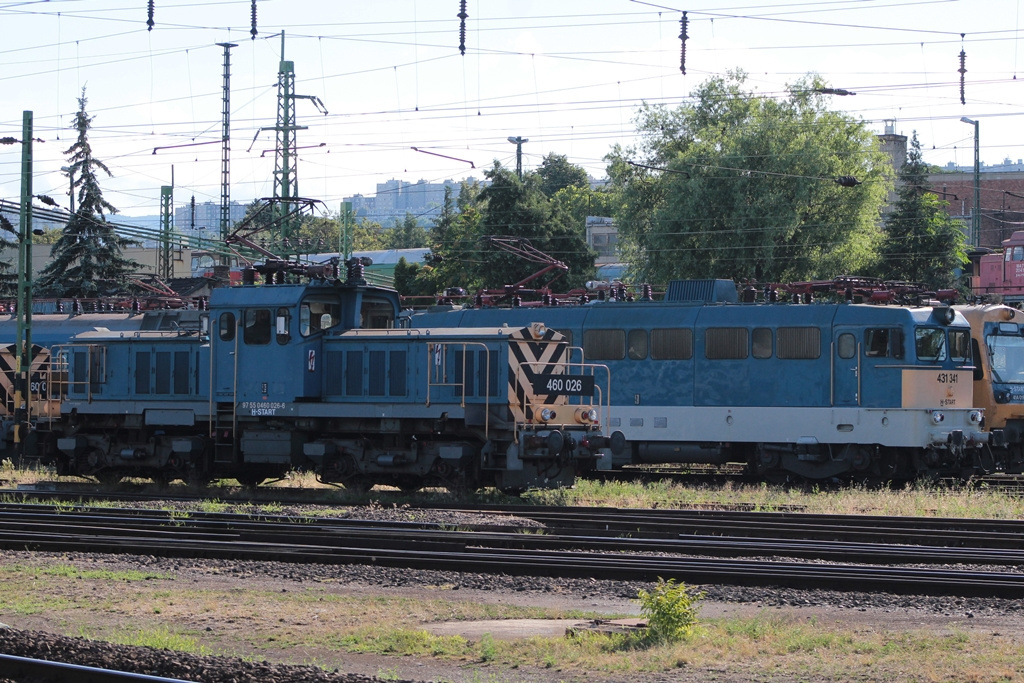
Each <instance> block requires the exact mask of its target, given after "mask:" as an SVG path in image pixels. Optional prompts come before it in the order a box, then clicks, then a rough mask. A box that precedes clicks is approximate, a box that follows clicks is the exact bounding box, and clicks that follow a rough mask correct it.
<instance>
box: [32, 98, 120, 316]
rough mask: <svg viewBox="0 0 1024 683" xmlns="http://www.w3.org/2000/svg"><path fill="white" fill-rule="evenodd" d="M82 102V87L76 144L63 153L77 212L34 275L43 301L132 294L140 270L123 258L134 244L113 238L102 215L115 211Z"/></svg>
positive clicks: (76, 125)
mask: <svg viewBox="0 0 1024 683" xmlns="http://www.w3.org/2000/svg"><path fill="white" fill-rule="evenodd" d="M86 102H87V100H86V97H85V88H83V89H82V96H81V97H80V98H78V112H77V113H76V114H75V121H74V124H73V125H72V126H71V127H72V128H73V129H74V130H77V131H78V139H77V140H76V141H75V143H74V144H73V145H71V147H69V148H68V149H67V151H65V154H67V155H69V156H68V161H69V163H68V167H69V170H68V175H69V177H70V178H72V188H73V189H75V190H77V192H78V208H77V209H76V211H75V213H74V214H73V215H72V216H71V218H70V219H69V220H68V224H67V225H66V226H65V227H64V230H63V232H62V234H61V236H60V239H58V240H57V241H56V242H55V243H54V245H53V247H52V248H51V249H50V256H51V257H52V259H53V260H52V262H51V263H50V265H48V266H47V267H46V268H44V269H43V270H42V272H40V274H39V279H38V282H37V288H38V293H39V294H42V295H45V296H55V297H80V298H93V297H97V296H105V295H112V294H118V293H124V292H126V291H131V290H132V289H133V287H132V285H131V284H130V280H129V278H130V276H131V274H132V273H133V272H134V271H136V270H138V268H139V263H137V262H136V261H133V260H131V259H128V258H125V257H124V256H123V255H122V250H123V249H124V248H125V247H128V246H131V245H133V244H137V242H133V241H132V240H129V239H126V238H124V237H121V236H120V235H118V234H117V232H115V231H114V228H113V227H112V226H111V225H110V224H109V223H108V222H107V219H106V215H105V214H106V213H111V214H113V213H116V212H117V209H115V208H114V207H113V206H112V205H111V204H110V202H108V201H107V200H105V199H104V198H103V193H102V192H101V191H100V185H99V179H98V172H99V171H103V172H104V173H106V174H107V175H108V176H112V174H111V173H110V170H109V169H107V167H106V165H105V164H104V163H103V162H102V161H100V160H99V159H97V158H96V157H94V156H93V153H92V146H91V145H90V144H89V128H90V127H91V124H92V118H91V117H90V116H89V115H88V114H87V113H86V111H85V105H86Z"/></svg>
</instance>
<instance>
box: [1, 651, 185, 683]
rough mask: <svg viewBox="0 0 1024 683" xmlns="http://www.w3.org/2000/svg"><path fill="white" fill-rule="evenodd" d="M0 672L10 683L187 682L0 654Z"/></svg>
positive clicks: (178, 679)
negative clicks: (14, 682) (28, 682)
mask: <svg viewBox="0 0 1024 683" xmlns="http://www.w3.org/2000/svg"><path fill="white" fill-rule="evenodd" d="M0 673H2V674H3V676H4V677H5V678H9V679H12V680H18V679H22V678H24V679H32V680H39V681H75V683H189V682H188V681H186V680H184V679H181V678H164V677H162V676H151V675H148V674H137V673H130V672H128V671H115V670H113V669H100V668H97V667H93V666H82V665H80V664H66V663H64V662H53V661H50V660H47V659H32V658H30V657H17V656H15V655H5V654H0Z"/></svg>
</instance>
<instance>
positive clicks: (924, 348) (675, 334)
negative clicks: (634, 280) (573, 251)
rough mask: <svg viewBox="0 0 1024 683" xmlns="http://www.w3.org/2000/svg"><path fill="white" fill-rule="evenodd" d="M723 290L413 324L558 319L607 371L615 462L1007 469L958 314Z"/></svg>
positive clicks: (798, 470)
mask: <svg viewBox="0 0 1024 683" xmlns="http://www.w3.org/2000/svg"><path fill="white" fill-rule="evenodd" d="M724 284H726V285H727V287H726V288H725V290H728V292H729V294H730V296H729V297H727V299H726V301H727V302H725V303H723V302H721V301H720V300H718V301H716V300H715V298H716V297H715V296H713V295H711V293H712V292H713V291H716V290H717V291H722V282H721V281H719V282H717V283H711V282H706V281H704V282H689V283H683V282H679V283H674V284H673V287H671V288H670V290H669V297H668V298H667V300H665V301H658V302H655V301H650V300H647V301H637V302H626V301H595V302H592V303H589V304H587V305H578V306H576V305H568V306H566V305H559V306H540V307H518V308H516V307H513V308H459V307H455V306H436V307H434V308H433V309H432V310H430V311H428V312H424V313H418V314H414V315H411V316H410V317H409V321H410V322H409V324H410V325H411V326H412V327H414V328H415V327H421V326H423V327H458V326H477V325H494V324H508V325H510V326H513V327H514V326H517V325H519V324H521V323H522V322H524V321H526V320H531V321H533V320H539V321H542V322H545V323H547V324H548V325H550V326H552V327H554V328H556V329H557V330H558V331H560V332H561V333H562V334H564V335H565V336H566V337H567V338H568V339H570V340H571V343H572V344H573V345H575V346H578V347H581V349H582V356H583V357H584V358H585V359H586V360H587V361H588V362H598V363H602V364H606V365H607V366H608V367H609V368H610V370H611V372H612V375H613V376H614V377H615V382H614V384H613V387H612V395H611V403H612V414H613V417H612V420H611V422H610V423H609V425H608V426H609V428H610V429H619V430H621V431H622V433H623V434H624V436H625V439H626V441H627V447H626V448H625V449H624V450H623V451H622V453H621V454H620V455H617V456H616V457H615V460H614V463H613V465H614V466H616V467H618V466H621V465H628V464H639V463H701V464H711V465H724V464H726V463H742V464H745V465H746V466H748V468H749V470H750V471H752V472H755V473H758V474H760V475H762V476H764V477H766V478H772V479H778V478H785V477H789V476H793V475H797V476H799V477H804V478H809V479H824V478H832V477H850V476H856V477H858V478H881V479H909V478H914V477H917V476H922V475H932V476H940V475H947V474H954V475H958V476H960V475H963V474H965V473H974V472H977V471H989V470H992V469H1004V468H1005V465H1006V463H998V462H995V461H994V460H993V457H994V456H993V455H992V451H991V450H990V449H989V448H988V446H987V440H988V434H986V433H984V432H983V431H982V426H981V425H982V419H983V411H981V410H978V409H975V408H974V407H973V406H972V389H971V383H972V371H973V362H972V358H971V343H970V327H969V326H968V324H967V321H966V320H965V319H964V317H963V316H962V315H961V314H959V313H957V312H956V311H955V310H954V309H952V308H950V307H946V306H937V307H902V306H878V305H865V304H854V303H842V304H824V303H813V304H747V303H735V302H736V296H735V294H736V292H735V286H734V285H733V284H732V283H731V282H727V283H724ZM730 300H731V302H732V303H729V302H728V301H730Z"/></svg>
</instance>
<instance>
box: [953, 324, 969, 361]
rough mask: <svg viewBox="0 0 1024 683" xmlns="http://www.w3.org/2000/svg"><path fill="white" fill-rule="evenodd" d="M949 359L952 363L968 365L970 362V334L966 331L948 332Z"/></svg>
mask: <svg viewBox="0 0 1024 683" xmlns="http://www.w3.org/2000/svg"><path fill="white" fill-rule="evenodd" d="M949 357H950V358H952V359H953V361H954V362H957V363H963V364H965V365H966V364H969V363H970V362H971V333H970V332H968V331H967V330H950V331H949Z"/></svg>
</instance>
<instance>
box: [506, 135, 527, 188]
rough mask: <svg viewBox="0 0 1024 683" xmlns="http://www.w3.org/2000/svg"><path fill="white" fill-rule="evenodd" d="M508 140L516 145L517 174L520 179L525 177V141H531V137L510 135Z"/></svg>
mask: <svg viewBox="0 0 1024 683" xmlns="http://www.w3.org/2000/svg"><path fill="white" fill-rule="evenodd" d="M508 141H509V142H511V143H512V144H513V145H515V146H516V175H517V176H519V179H520V180H522V179H523V143H524V142H529V141H530V139H529V138H524V137H522V136H519V135H516V136H515V137H513V136H509V138H508Z"/></svg>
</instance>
